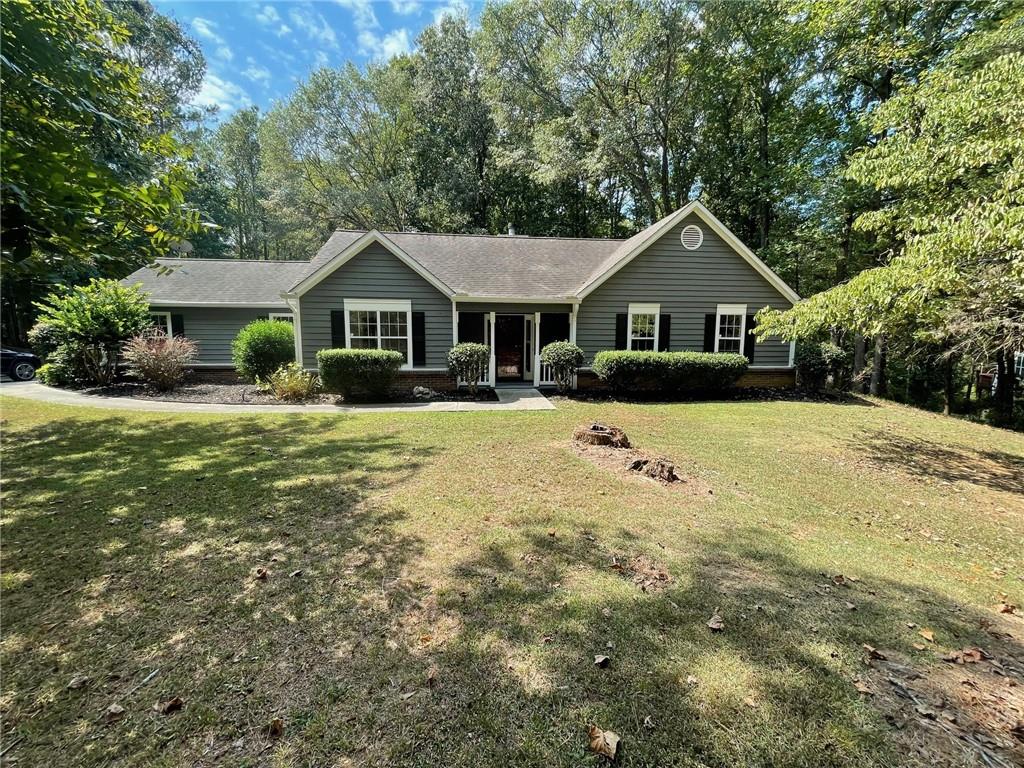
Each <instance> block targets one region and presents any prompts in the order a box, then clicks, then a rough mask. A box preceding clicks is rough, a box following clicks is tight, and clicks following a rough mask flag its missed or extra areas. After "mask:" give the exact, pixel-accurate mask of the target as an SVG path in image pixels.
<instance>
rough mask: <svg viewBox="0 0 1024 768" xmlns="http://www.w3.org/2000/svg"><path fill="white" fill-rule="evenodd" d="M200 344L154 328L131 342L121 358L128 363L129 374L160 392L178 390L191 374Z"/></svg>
mask: <svg viewBox="0 0 1024 768" xmlns="http://www.w3.org/2000/svg"><path fill="white" fill-rule="evenodd" d="M198 352H199V345H198V344H196V343H195V342H194V341H192V339H186V338H185V337H184V336H168V335H167V334H166V333H164V332H163V331H161V330H159V329H156V328H151V329H150V330H148V331H146V332H145V333H143V334H140V335H139V336H135V337H133V338H131V339H129V340H128V343H127V344H125V345H124V350H123V352H122V355H123V356H124V360H125V362H126V363H128V374H129V375H130V376H134V377H135V378H137V379H140V380H142V381H144V382H146V383H147V384H149V385H151V386H153V387H154V388H156V389H158V390H160V391H161V392H167V391H170V390H172V389H174V388H175V387H177V386H178V385H179V384H181V382H183V381H184V380H185V377H186V376H188V374H189V373H190V371H189V366H190V365H192V363H194V362H195V360H196V355H197V354H198Z"/></svg>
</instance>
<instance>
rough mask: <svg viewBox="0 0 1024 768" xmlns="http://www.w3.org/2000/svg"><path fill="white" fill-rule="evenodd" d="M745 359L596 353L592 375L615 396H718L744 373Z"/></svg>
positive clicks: (688, 354) (707, 354)
mask: <svg viewBox="0 0 1024 768" xmlns="http://www.w3.org/2000/svg"><path fill="white" fill-rule="evenodd" d="M747 365H748V363H747V358H745V357H744V356H743V355H738V354H733V353H725V352H627V351H615V352H598V353H597V355H595V356H594V365H593V371H594V373H595V374H596V375H597V376H598V378H600V379H601V380H602V381H603V382H605V383H606V384H607V385H608V386H609V387H611V388H612V390H614V391H615V392H619V393H626V394H639V393H644V392H661V393H665V394H693V393H699V392H705V393H710V392H721V391H723V390H726V389H728V388H729V387H731V386H733V385H734V384H735V383H736V382H737V381H738V380H739V378H740V377H741V376H742V375H743V374H744V373H745V372H746V370H747Z"/></svg>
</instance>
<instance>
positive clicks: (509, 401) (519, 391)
mask: <svg viewBox="0 0 1024 768" xmlns="http://www.w3.org/2000/svg"><path fill="white" fill-rule="evenodd" d="M495 391H496V392H497V393H498V402H496V403H494V402H444V401H437V402H429V403H396V404H394V405H320V404H318V405H229V404H226V403H182V402H176V401H171V400H142V399H136V398H132V397H103V396H101V395H83V394H82V393H81V392H74V391H72V390H67V389H54V388H53V387H47V386H45V385H44V384H40V383H39V382H38V381H27V382H19V381H5V382H3V383H2V384H0V394H4V395H11V396H13V397H23V398H25V399H27V400H36V401H39V402H43V403H58V404H60V405H82V406H87V407H92V408H111V409H113V410H118V411H155V412H159V413H405V412H420V411H425V412H429V413H442V412H445V413H446V412H452V411H553V410H555V406H554V405H552V403H551V401H550V400H548V399H547V398H546V397H544V395H542V394H541V393H540V392H538V391H537V390H536V389H533V388H532V387H523V388H516V389H501V388H499V389H497V390H495Z"/></svg>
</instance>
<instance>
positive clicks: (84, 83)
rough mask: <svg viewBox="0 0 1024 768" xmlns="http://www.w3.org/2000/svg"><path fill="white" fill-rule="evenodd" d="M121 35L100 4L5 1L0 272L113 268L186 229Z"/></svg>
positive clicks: (189, 227)
mask: <svg viewBox="0 0 1024 768" xmlns="http://www.w3.org/2000/svg"><path fill="white" fill-rule="evenodd" d="M128 40H129V32H128V30H127V29H126V28H125V27H124V26H123V25H122V24H120V23H118V22H117V20H116V19H115V18H114V16H113V15H112V14H111V12H110V11H109V10H108V8H107V7H106V6H105V5H104V4H103V3H101V2H99V0H55V1H54V2H45V3H36V2H30V0H11V2H8V3H4V23H3V28H2V46H3V51H4V54H3V59H2V70H3V71H2V74H3V84H4V87H3V93H2V102H3V103H2V110H3V115H4V131H3V134H2V139H0V156H2V161H3V184H2V206H3V231H2V239H3V246H2V263H3V268H4V272H5V275H6V276H7V278H8V279H11V278H17V279H27V278H29V277H33V276H49V275H51V274H52V273H64V274H69V273H75V274H77V273H78V272H81V271H83V270H84V271H89V270H92V271H93V273H94V274H95V273H97V272H98V273H101V274H102V273H117V272H121V273H123V271H124V270H126V269H128V268H134V267H136V266H138V265H140V264H144V263H146V262H147V261H149V260H150V259H152V258H153V257H155V256H160V255H163V254H165V253H166V252H167V251H168V250H169V249H170V248H171V247H172V246H173V245H174V244H175V243H177V242H178V241H179V240H181V239H182V238H183V237H185V236H187V235H188V234H189V233H190V232H192V231H194V230H195V228H196V227H197V225H198V217H197V216H196V215H195V213H194V212H192V211H188V210H187V209H185V208H184V206H183V199H184V198H183V193H184V190H185V188H186V187H187V185H188V182H189V178H190V172H189V169H188V168H187V166H186V165H185V164H184V163H183V162H181V161H180V160H179V158H178V155H179V147H178V145H177V143H176V142H175V141H174V139H172V138H171V137H170V136H169V135H167V134H159V135H158V134H155V133H154V132H153V131H152V130H151V125H152V107H151V104H149V103H148V101H147V98H146V92H145V89H144V86H143V73H142V71H141V69H140V67H139V66H137V65H135V64H133V63H132V62H131V61H129V60H128V59H127V58H125V57H124V56H123V55H122V54H121V53H120V52H121V51H122V49H123V47H124V46H125V45H126V44H127V42H128Z"/></svg>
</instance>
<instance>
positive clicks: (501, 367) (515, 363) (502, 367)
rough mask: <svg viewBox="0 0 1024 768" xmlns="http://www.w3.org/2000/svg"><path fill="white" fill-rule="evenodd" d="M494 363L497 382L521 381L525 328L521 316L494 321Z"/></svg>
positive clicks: (505, 317)
mask: <svg viewBox="0 0 1024 768" xmlns="http://www.w3.org/2000/svg"><path fill="white" fill-rule="evenodd" d="M494 326H495V327H494V362H495V365H496V366H497V369H498V370H497V378H498V381H522V380H523V375H524V373H525V371H524V369H523V352H524V351H525V350H524V343H523V342H524V336H525V326H524V322H523V316H522V315H498V316H497V317H495V319H494Z"/></svg>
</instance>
